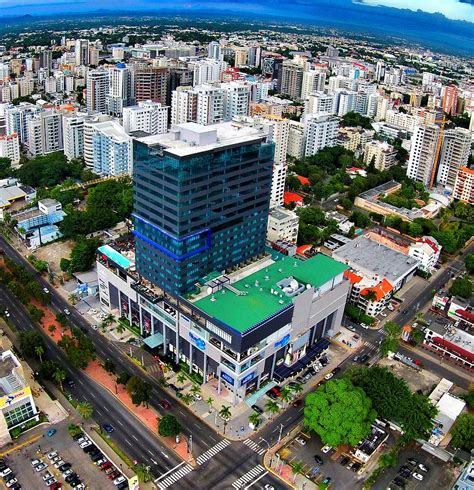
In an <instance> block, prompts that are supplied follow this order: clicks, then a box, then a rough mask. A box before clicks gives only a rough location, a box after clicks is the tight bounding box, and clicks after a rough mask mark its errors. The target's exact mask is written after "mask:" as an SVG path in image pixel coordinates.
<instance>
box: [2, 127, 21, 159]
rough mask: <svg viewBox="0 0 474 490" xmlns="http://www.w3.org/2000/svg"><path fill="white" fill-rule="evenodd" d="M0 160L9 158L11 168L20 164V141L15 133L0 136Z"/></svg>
mask: <svg viewBox="0 0 474 490" xmlns="http://www.w3.org/2000/svg"><path fill="white" fill-rule="evenodd" d="M0 158H9V159H10V160H11V162H12V166H13V167H16V166H18V165H19V163H20V139H19V138H18V135H17V134H16V133H13V134H6V135H3V136H0Z"/></svg>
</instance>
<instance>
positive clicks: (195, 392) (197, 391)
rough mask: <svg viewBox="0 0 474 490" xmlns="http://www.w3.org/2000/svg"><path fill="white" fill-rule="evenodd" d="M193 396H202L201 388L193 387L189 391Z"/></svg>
mask: <svg viewBox="0 0 474 490" xmlns="http://www.w3.org/2000/svg"><path fill="white" fill-rule="evenodd" d="M189 391H190V392H191V394H192V395H200V394H201V387H200V386H199V385H193V387H192V388H191V389H190V390H189Z"/></svg>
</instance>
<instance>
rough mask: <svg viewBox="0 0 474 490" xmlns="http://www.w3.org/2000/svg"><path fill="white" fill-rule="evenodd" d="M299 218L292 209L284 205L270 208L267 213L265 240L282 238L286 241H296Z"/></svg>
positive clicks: (271, 240) (273, 240)
mask: <svg viewBox="0 0 474 490" xmlns="http://www.w3.org/2000/svg"><path fill="white" fill-rule="evenodd" d="M299 220H300V219H299V217H298V215H297V214H296V213H295V212H294V211H290V210H289V209H285V208H284V207H277V208H273V209H271V210H270V212H269V214H268V226H267V240H268V241H270V242H276V241H277V240H283V241H284V242H288V243H296V240H297V238H298V228H299Z"/></svg>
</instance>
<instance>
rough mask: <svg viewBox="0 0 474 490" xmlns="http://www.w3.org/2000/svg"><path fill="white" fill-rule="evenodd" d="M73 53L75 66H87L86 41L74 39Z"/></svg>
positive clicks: (87, 45)
mask: <svg viewBox="0 0 474 490" xmlns="http://www.w3.org/2000/svg"><path fill="white" fill-rule="evenodd" d="M74 52H75V55H76V65H77V66H80V65H84V66H87V65H88V64H89V41H88V40H87V39H76V44H75V48H74Z"/></svg>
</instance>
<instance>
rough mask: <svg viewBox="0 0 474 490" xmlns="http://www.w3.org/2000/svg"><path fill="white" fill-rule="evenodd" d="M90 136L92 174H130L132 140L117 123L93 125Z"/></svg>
mask: <svg viewBox="0 0 474 490" xmlns="http://www.w3.org/2000/svg"><path fill="white" fill-rule="evenodd" d="M94 129H95V132H94V135H93V136H92V143H93V161H94V172H95V173H97V174H99V175H121V174H126V173H128V174H131V172H132V166H133V148H132V138H130V136H128V135H127V133H125V131H124V130H123V128H122V126H121V125H120V124H119V123H118V122H117V121H106V122H102V123H97V124H96V125H95V128H94Z"/></svg>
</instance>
